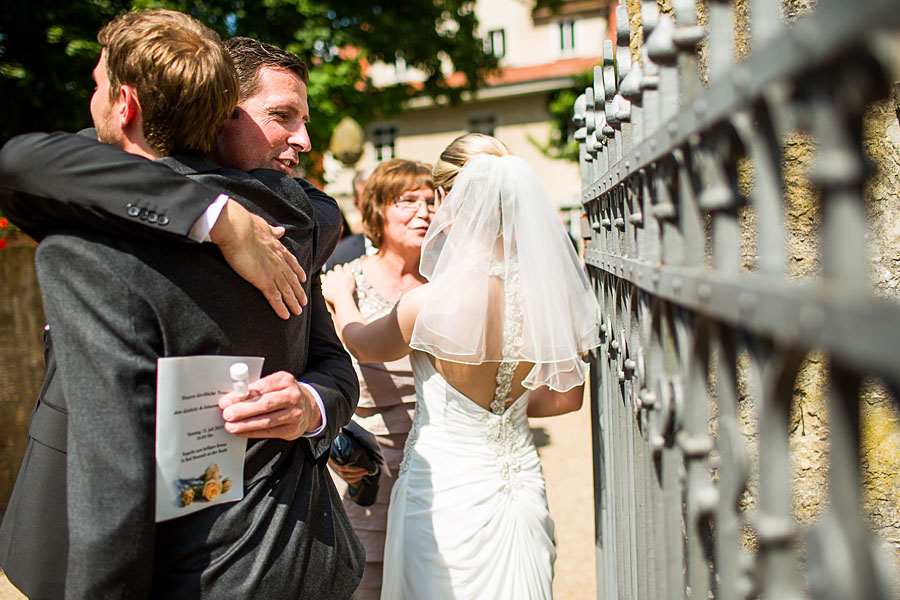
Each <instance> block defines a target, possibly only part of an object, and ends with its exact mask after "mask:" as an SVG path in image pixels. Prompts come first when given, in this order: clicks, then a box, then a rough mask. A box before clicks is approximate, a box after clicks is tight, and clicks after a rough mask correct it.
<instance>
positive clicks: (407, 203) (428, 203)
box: [393, 196, 437, 214]
mask: <svg viewBox="0 0 900 600" xmlns="http://www.w3.org/2000/svg"><path fill="white" fill-rule="evenodd" d="M393 204H394V206H396V207H397V208H400V209H403V210H405V211H407V212H411V213H415V212H419V207H420V206H422V205H423V204H424V205H425V210H427V211H428V213H429V214H434V211H435V210H437V207H436V206H435V204H434V197H431V198H429V199H428V200H423V199H422V198H413V197H404V196H400V197H399V198H394V200H393Z"/></svg>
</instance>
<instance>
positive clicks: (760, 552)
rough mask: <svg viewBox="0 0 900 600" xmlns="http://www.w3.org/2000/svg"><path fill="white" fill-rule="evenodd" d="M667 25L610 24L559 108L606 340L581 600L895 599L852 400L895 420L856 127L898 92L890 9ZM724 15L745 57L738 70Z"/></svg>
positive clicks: (646, 20) (676, 16) (694, 9)
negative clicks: (800, 456)
mask: <svg viewBox="0 0 900 600" xmlns="http://www.w3.org/2000/svg"><path fill="white" fill-rule="evenodd" d="M672 5H673V11H672V12H671V13H668V14H666V13H660V11H659V9H658V5H657V1H656V0H649V1H644V2H643V4H642V5H641V7H640V15H639V19H637V15H631V16H632V17H634V19H629V14H628V9H627V8H626V6H625V5H624V4H622V5H620V6H618V9H617V11H616V22H617V25H616V41H615V43H613V42H611V41H607V42H606V46H605V47H604V54H603V63H602V65H600V66H597V67H596V68H595V70H594V81H593V86H592V87H590V88H588V89H587V90H585V94H584V95H583V96H582V97H580V98H579V100H578V101H577V102H576V106H575V113H576V117H575V118H576V123H577V124H578V126H579V127H580V129H579V131H578V132H577V133H576V137H577V138H578V139H579V141H580V162H581V176H582V190H583V196H582V202H583V205H584V211H585V214H586V215H587V223H588V227H587V228H586V232H585V237H586V238H590V239H589V242H588V243H587V244H586V249H585V259H586V263H587V266H588V271H589V275H590V277H591V281H592V283H593V285H594V286H595V289H596V292H597V295H598V298H599V299H600V306H601V312H602V323H603V327H602V336H603V344H602V346H601V348H600V349H599V352H598V353H597V354H596V356H595V357H594V367H595V368H594V369H593V373H594V374H593V381H592V384H593V394H592V410H593V412H592V415H593V416H592V418H593V419H594V451H595V489H596V508H597V512H596V517H597V521H596V522H597V541H598V572H599V577H598V594H599V595H600V596H601V597H604V598H607V599H617V598H653V599H656V598H703V599H705V598H708V597H715V598H724V599H731V598H749V597H763V598H775V599H779V600H781V599H786V598H799V597H814V598H888V597H893V595H894V593H895V591H894V586H895V583H896V581H895V579H896V563H895V564H894V566H893V567H891V566H890V565H891V562H890V561H891V560H893V557H890V556H888V557H886V556H885V552H884V550H883V548H881V547H879V546H878V544H877V543H876V539H875V537H874V536H873V534H872V533H871V531H870V529H871V528H870V526H869V525H868V523H867V521H866V518H865V516H864V515H863V514H862V510H861V499H860V496H861V477H862V475H861V467H860V453H861V449H860V408H859V406H860V397H861V395H860V394H861V393H860V384H861V382H862V381H863V380H864V379H866V378H871V377H874V378H878V379H880V380H881V381H882V382H883V383H884V384H885V386H886V388H887V389H888V390H889V391H890V393H891V394H893V396H894V398H895V399H896V398H900V351H898V346H900V344H898V341H900V305H898V304H897V303H894V302H888V301H883V300H878V299H876V298H875V297H874V295H873V294H872V291H871V286H870V282H869V281H868V278H867V272H868V265H867V258H866V254H865V244H864V240H865V238H866V235H867V223H866V211H865V202H864V198H863V186H864V182H865V179H866V176H867V172H868V170H867V163H866V161H865V160H864V156H863V152H862V119H863V111H864V110H865V107H866V104H867V102H870V101H872V100H874V99H878V98H884V97H887V95H888V94H889V93H890V83H891V82H892V81H893V80H894V78H896V71H892V70H891V69H894V68H895V65H894V63H892V61H895V60H896V59H897V56H895V54H896V52H895V51H894V50H893V47H892V46H890V45H889V44H888V43H887V40H888V37H887V36H891V35H896V33H897V31H898V29H900V2H898V1H897V0H847V1H844V0H820V1H819V2H818V6H817V7H816V8H815V9H814V10H813V11H811V12H810V13H808V14H807V15H805V16H803V17H801V18H799V19H797V20H796V21H795V22H793V23H791V24H790V25H787V24H785V23H784V22H783V17H782V14H783V13H782V8H783V7H782V2H781V0H748V2H746V3H743V2H739V1H738V2H735V3H732V2H729V1H723V0H709V1H708V2H704V3H703V4H702V6H698V4H697V3H695V1H694V0H672ZM628 6H637V2H636V1H635V2H629V3H628ZM735 7H738V8H740V7H744V8H747V7H749V13H748V14H749V16H747V17H746V20H745V22H744V25H745V26H746V27H747V28H749V38H748V42H749V45H750V46H752V48H753V49H752V51H750V52H748V53H747V55H746V56H744V57H743V58H742V59H741V60H739V61H737V60H736V59H735V38H736V35H735V30H736V28H735V27H734V25H733V24H734V22H735V13H734V10H735ZM738 20H740V19H738ZM633 21H634V22H636V21H639V23H638V24H637V25H632V24H631V23H632V22H633ZM701 24H702V26H701ZM632 27H641V28H642V34H643V43H642V44H640V45H639V47H638V49H637V51H633V49H632V48H630V47H629V43H630V41H631V38H632V31H631V29H632ZM737 29H738V34H741V33H742V32H743V31H745V29H744V28H743V27H738V28H737ZM698 50H699V51H698ZM633 56H639V57H640V58H639V60H632V57H633ZM798 132H802V133H804V134H805V135H807V136H809V137H808V139H809V140H810V142H809V144H810V146H809V147H810V152H811V155H812V158H813V161H814V166H813V167H812V169H811V170H810V172H809V173H808V177H809V180H810V181H811V182H812V184H813V185H814V186H815V188H816V190H817V202H818V204H819V206H820V208H821V216H822V219H821V225H820V227H819V230H818V232H817V236H816V242H817V244H818V248H819V254H820V264H821V269H820V270H819V271H818V272H816V273H814V274H813V275H811V276H807V277H804V278H802V279H801V280H798V279H796V278H793V277H791V276H790V274H789V273H788V268H787V264H788V252H787V250H786V243H787V242H786V240H787V237H788V235H789V232H788V231H787V227H788V226H787V224H786V221H787V217H786V215H785V206H784V204H785V202H784V194H785V190H784V186H783V179H784V171H783V169H784V165H783V155H782V150H783V147H784V146H783V145H784V143H785V140H786V139H789V138H790V137H791V136H792V135H794V134H795V133H798ZM748 181H749V183H748ZM747 247H750V248H751V249H752V250H751V251H750V252H749V254H751V255H752V256H750V257H749V258H748V251H747ZM811 354H816V355H817V356H821V357H823V361H824V362H825V363H826V364H827V370H826V372H827V378H828V385H827V411H828V432H827V438H828V444H829V445H830V447H829V449H828V451H827V453H826V454H825V455H824V458H823V460H825V461H827V473H828V478H827V483H826V485H825V487H826V488H827V489H826V492H825V493H824V497H825V499H824V505H823V509H822V511H821V514H820V515H819V516H818V518H817V519H815V520H813V521H812V522H803V521H802V520H798V518H797V516H796V515H795V514H794V509H793V506H792V494H795V493H796V486H797V485H798V482H797V481H796V479H795V478H794V477H793V476H792V470H791V462H790V458H789V457H790V455H791V452H792V447H791V441H790V431H789V428H790V427H789V422H790V411H791V407H792V403H793V402H794V401H795V398H794V393H795V381H796V379H797V376H798V372H799V370H800V368H801V365H802V364H803V363H804V360H805V359H807V357H809V356H810V355H811Z"/></svg>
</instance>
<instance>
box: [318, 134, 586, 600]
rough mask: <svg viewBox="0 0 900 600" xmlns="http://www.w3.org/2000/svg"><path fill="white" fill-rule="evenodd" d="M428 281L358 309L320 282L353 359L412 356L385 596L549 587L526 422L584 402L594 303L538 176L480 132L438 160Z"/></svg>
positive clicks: (541, 504)
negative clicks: (412, 401) (385, 302)
mask: <svg viewBox="0 0 900 600" xmlns="http://www.w3.org/2000/svg"><path fill="white" fill-rule="evenodd" d="M434 174H435V183H436V184H437V185H438V197H439V200H440V202H439V205H438V208H437V211H436V212H435V214H434V216H433V217H432V220H431V226H430V227H429V230H428V233H427V235H426V236H425V239H424V243H423V245H422V259H421V265H420V268H421V271H422V274H423V275H424V276H425V277H426V278H427V279H428V283H427V284H425V285H422V286H420V287H418V288H416V289H414V290H411V291H410V292H409V293H407V294H404V295H403V297H402V298H401V299H400V301H399V302H398V303H397V305H396V306H395V307H394V309H393V310H392V311H391V313H390V314H389V315H388V316H386V317H384V318H381V319H379V320H374V321H373V320H371V319H368V320H367V319H365V318H364V315H361V314H360V312H359V311H358V310H357V309H356V306H355V304H354V303H353V301H352V296H351V293H352V289H353V286H354V282H353V280H352V278H349V277H346V276H345V275H344V274H342V273H335V274H333V275H329V276H328V277H327V279H326V280H325V281H324V282H323V292H324V295H325V298H326V300H327V301H328V302H329V303H331V304H332V305H333V307H334V311H335V315H336V326H337V330H338V333H339V334H340V335H341V336H342V339H343V340H344V344H345V345H346V346H347V348H348V350H349V351H350V352H351V354H353V355H355V356H357V357H358V358H359V359H360V360H391V359H397V358H399V357H405V356H409V357H410V362H411V364H412V369H413V374H414V376H415V385H416V392H417V402H416V414H415V422H414V424H413V428H412V430H411V431H410V433H409V438H408V440H407V443H406V446H405V448H404V456H403V461H402V462H401V465H400V469H399V476H398V478H397V481H396V483H395V484H394V488H393V492H392V494H391V504H390V510H389V515H388V527H387V537H386V541H385V549H384V558H385V562H384V580H383V583H382V595H381V597H382V598H383V599H391V600H394V599H398V600H399V599H406V600H412V599H421V600H425V599H428V600H434V599H441V598H447V599H449V598H492V599H499V598H507V599H511V600H512V599H516V600H519V599H528V598H531V599H537V598H549V597H551V593H552V592H551V585H552V579H553V563H554V560H555V557H556V551H555V548H554V543H553V521H552V519H551V518H550V512H549V510H548V507H547V497H546V493H545V488H544V479H543V475H542V473H541V466H540V461H539V459H538V454H537V450H536V449H535V446H534V440H533V438H532V435H531V431H530V429H529V427H528V417H542V416H551V415H558V414H562V413H565V412H569V411H572V410H577V409H578V408H579V407H580V406H581V401H582V394H583V390H584V380H585V377H586V375H587V368H586V365H585V364H584V363H583V362H582V356H583V354H584V353H585V352H587V351H588V350H589V349H590V348H592V347H595V346H597V345H599V311H598V307H597V303H596V299H595V298H594V295H593V294H592V293H591V289H590V286H589V284H588V282H587V280H586V278H585V276H584V272H583V269H582V267H581V265H580V262H579V259H578V257H577V255H576V254H575V251H574V249H573V248H572V245H571V243H570V242H569V240H568V239H566V237H565V235H564V234H563V233H562V229H561V228H560V227H559V226H558V217H557V216H556V210H555V208H554V207H553V205H552V204H551V202H550V199H549V198H548V197H547V194H546V192H545V191H544V189H543V187H542V186H541V183H540V181H539V180H538V178H537V176H536V175H535V173H534V171H533V170H532V169H531V168H530V167H529V166H528V164H527V163H525V161H523V160H522V159H520V158H517V157H515V156H511V155H509V152H508V151H507V149H506V147H505V146H504V145H503V144H501V143H500V142H499V141H497V140H496V139H494V138H492V137H488V136H484V135H480V134H468V135H465V136H462V137H460V138H458V139H456V140H454V142H453V143H451V144H450V146H448V148H447V149H446V150H445V151H444V153H443V154H442V155H441V159H440V160H439V161H438V163H437V165H436V166H435V169H434Z"/></svg>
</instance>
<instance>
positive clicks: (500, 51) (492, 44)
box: [484, 29, 506, 58]
mask: <svg viewBox="0 0 900 600" xmlns="http://www.w3.org/2000/svg"><path fill="white" fill-rule="evenodd" d="M484 51H485V52H489V53H491V54H493V55H494V56H496V57H497V58H503V57H504V56H506V32H505V31H504V30H503V29H492V30H490V31H488V33H487V37H485V38H484Z"/></svg>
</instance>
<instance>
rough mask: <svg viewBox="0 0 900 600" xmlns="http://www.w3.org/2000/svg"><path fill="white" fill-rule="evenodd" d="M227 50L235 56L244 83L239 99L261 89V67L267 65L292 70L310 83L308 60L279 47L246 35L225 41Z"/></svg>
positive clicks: (238, 71)
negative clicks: (303, 59) (305, 60)
mask: <svg viewBox="0 0 900 600" xmlns="http://www.w3.org/2000/svg"><path fill="white" fill-rule="evenodd" d="M225 49H226V50H227V51H228V54H230V55H231V59H232V60H233V61H234V66H235V68H236V69H237V73H238V79H239V80H240V82H241V97H240V100H239V102H243V101H244V100H246V99H247V98H251V97H253V96H254V95H255V94H256V92H257V91H259V70H260V69H262V68H263V67H271V68H273V69H283V70H285V71H290V72H291V73H293V74H294V75H296V76H297V77H299V78H300V81H302V82H303V83H304V85H305V84H308V83H309V70H308V69H307V68H306V63H304V62H303V61H302V60H300V59H299V58H298V57H297V56H295V55H293V54H291V53H290V52H287V51H285V50H282V49H281V48H279V47H278V46H273V45H272V44H267V43H266V42H261V41H259V40H254V39H252V38H246V37H233V38H231V39H229V40H226V41H225Z"/></svg>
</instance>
